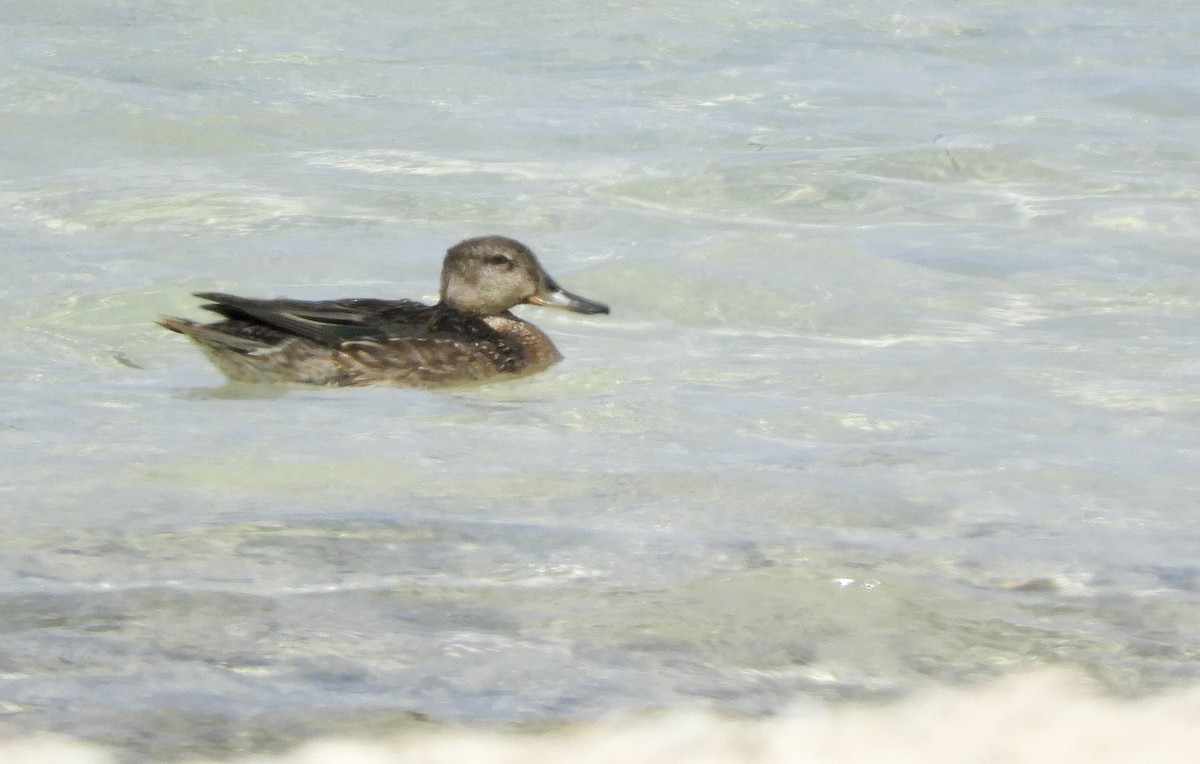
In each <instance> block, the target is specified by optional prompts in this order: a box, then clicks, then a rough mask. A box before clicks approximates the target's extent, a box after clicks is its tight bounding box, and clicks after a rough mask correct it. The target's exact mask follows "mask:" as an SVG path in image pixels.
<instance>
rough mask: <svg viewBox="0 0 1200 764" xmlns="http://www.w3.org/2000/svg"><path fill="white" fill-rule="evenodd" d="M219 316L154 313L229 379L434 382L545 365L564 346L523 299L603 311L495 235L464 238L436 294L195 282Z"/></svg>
mask: <svg viewBox="0 0 1200 764" xmlns="http://www.w3.org/2000/svg"><path fill="white" fill-rule="evenodd" d="M196 296H197V297H200V298H202V299H204V300H208V302H207V303H206V304H205V305H203V307H204V308H206V309H207V310H211V311H213V312H214V313H217V314H219V315H221V316H222V317H223V318H224V320H222V321H217V322H215V323H210V324H202V323H199V322H195V321H189V320H187V319H183V318H174V317H171V316H164V317H163V318H162V319H161V320H160V321H159V323H160V324H161V325H162V326H164V327H166V328H167V329H170V330H172V331H175V332H180V333H181V334H185V335H187V336H188V337H189V338H191V339H192V340H194V341H195V342H196V344H197V345H199V347H200V349H201V350H202V351H203V352H204V354H205V355H207V356H208V358H209V360H211V361H212V362H213V364H214V365H215V366H216V367H217V368H218V369H220V370H221V372H222V373H224V374H225V375H226V376H227V377H229V378H230V379H234V380H238V381H243V382H304V383H309V384H317V385H401V386H409V387H430V386H436V385H448V384H461V383H467V382H476V381H482V380H488V379H493V378H511V377H518V376H523V375H526V374H532V373H534V372H538V371H541V370H543V369H545V368H546V367H548V366H550V364H552V363H554V362H555V361H558V360H559V359H560V358H561V356H560V355H559V353H558V350H557V349H556V348H555V347H554V343H552V342H551V341H550V338H549V337H547V336H546V335H545V334H544V333H543V332H542V331H541V330H540V329H538V328H537V327H536V326H534V325H533V324H531V323H529V322H527V321H522V320H521V319H519V318H517V317H516V316H514V315H513V314H512V313H511V312H509V309H510V308H512V307H513V306H514V305H518V304H520V303H532V304H535V305H547V306H551V307H559V308H565V309H567V310H572V311H575V312H577V313H607V312H608V307H607V306H605V305H602V304H600V303H598V302H593V301H591V300H587V299H584V298H582V297H578V296H576V295H573V294H571V293H570V292H567V291H566V290H564V289H562V288H561V287H559V286H558V284H556V283H555V282H554V280H553V279H551V278H550V276H548V275H547V274H546V272H545V270H543V269H542V266H541V264H539V263H538V261H537V258H536V257H535V256H534V254H533V252H531V251H530V250H529V248H528V247H526V246H525V245H523V244H521V243H520V242H518V241H515V240H513V239H508V238H505V237H503V236H485V237H481V238H476V239H467V240H466V241H463V242H460V243H459V244H456V245H455V246H453V247H451V248H450V250H449V251H448V252H447V253H446V259H445V261H444V262H443V264H442V280H441V293H440V299H439V301H438V303H437V304H436V305H423V304H421V303H419V302H413V301H412V300H376V299H346V300H323V301H322V300H318V301H309V300H287V299H276V300H261V299H255V298H251V297H238V296H236V295H229V294H222V293H219V292H200V293H197V295H196Z"/></svg>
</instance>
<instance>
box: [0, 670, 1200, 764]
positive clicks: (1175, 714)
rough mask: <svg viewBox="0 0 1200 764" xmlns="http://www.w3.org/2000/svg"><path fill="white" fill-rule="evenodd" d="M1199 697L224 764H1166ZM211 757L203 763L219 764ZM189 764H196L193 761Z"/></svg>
mask: <svg viewBox="0 0 1200 764" xmlns="http://www.w3.org/2000/svg"><path fill="white" fill-rule="evenodd" d="M1197 719H1200V688H1195V689H1192V690H1187V691H1179V692H1173V693H1168V694H1163V695H1160V696H1157V697H1152V698H1147V699H1142V700H1117V699H1114V698H1112V697H1109V696H1106V695H1104V694H1103V693H1101V692H1100V691H1099V690H1098V689H1097V688H1096V687H1095V685H1094V684H1093V683H1091V682H1089V681H1088V680H1086V679H1084V678H1083V677H1081V676H1080V675H1078V674H1076V673H1072V672H1068V671H1064V670H1044V671H1041V672H1037V673H1033V674H1027V675H1024V676H1019V677H1014V678H1010V679H1006V680H1004V681H1001V682H999V683H997V684H995V685H992V686H989V687H986V688H983V689H969V690H967V689H946V688H943V689H937V690H929V691H925V692H921V693H917V694H915V695H913V696H912V697H910V698H907V699H905V700H902V701H900V702H897V703H895V704H892V705H887V706H873V705H866V704H858V705H847V706H840V707H836V708H832V709H825V710H815V709H813V708H811V707H810V708H806V709H800V710H796V711H794V712H792V713H789V714H784V715H781V716H777V717H774V718H770V719H759V720H748V719H731V718H728V717H722V716H718V715H715V714H710V713H701V712H668V713H662V714H651V715H642V716H639V717H636V718H624V719H614V720H610V721H606V722H597V723H588V724H578V725H573V726H570V727H568V728H566V729H560V730H556V731H552V732H543V733H516V732H493V731H481V730H446V729H439V730H435V731H429V732H420V733H415V734H413V733H409V734H407V735H404V736H397V737H392V738H384V739H377V740H345V739H327V740H319V741H314V742H311V743H307V744H304V745H302V746H300V747H299V748H297V749H295V750H293V751H290V752H288V753H284V754H278V755H274V754H273V755H252V756H244V757H238V758H233V759H222V760H219V761H220V763H221V764H418V762H419V763H420V764H526V763H528V762H554V763H555V764H608V763H609V762H621V763H622V764H718V763H719V764H868V763H870V764H880V763H886V764H908V763H909V762H912V763H914V764H915V763H916V762H921V763H922V764H926V763H928V762H938V764H954V763H957V762H962V763H963V764H966V763H967V762H970V763H971V764H975V763H976V762H981V761H990V762H1004V764H1034V763H1035V762H1036V763H1037V764H1043V763H1044V762H1054V763H1055V764H1074V763H1076V762H1078V763H1079V764H1083V763H1084V762H1086V763H1087V764H1128V762H1138V763H1139V764H1157V763H1159V762H1161V763H1163V764H1167V763H1168V762H1171V763H1175V762H1181V761H1187V760H1190V759H1191V758H1193V757H1194V756H1195V752H1196V751H1200V724H1197V723H1196V722H1197ZM0 761H4V762H6V764H113V762H115V761H116V757H115V756H109V755H108V754H106V753H104V752H102V751H100V750H99V749H96V748H92V747H87V746H83V745H80V744H77V743H71V742H64V741H61V740H49V739H38V740H32V741H23V742H22V741H17V742H8V743H0ZM217 762H218V760H210V761H206V762H204V764H217ZM193 764H200V762H194V763H193Z"/></svg>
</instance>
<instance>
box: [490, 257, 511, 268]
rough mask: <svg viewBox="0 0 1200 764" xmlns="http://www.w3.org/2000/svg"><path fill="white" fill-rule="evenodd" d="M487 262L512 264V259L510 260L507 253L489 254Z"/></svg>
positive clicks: (491, 263)
mask: <svg viewBox="0 0 1200 764" xmlns="http://www.w3.org/2000/svg"><path fill="white" fill-rule="evenodd" d="M487 264H488V265H503V266H512V260H509V259H508V257H506V256H505V255H488V258H487Z"/></svg>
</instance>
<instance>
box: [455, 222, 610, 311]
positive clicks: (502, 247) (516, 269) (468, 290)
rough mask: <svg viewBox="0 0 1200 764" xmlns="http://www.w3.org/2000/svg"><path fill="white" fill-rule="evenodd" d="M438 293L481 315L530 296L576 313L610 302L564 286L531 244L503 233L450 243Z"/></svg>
mask: <svg viewBox="0 0 1200 764" xmlns="http://www.w3.org/2000/svg"><path fill="white" fill-rule="evenodd" d="M440 299H441V302H442V304H444V305H448V306H450V307H451V308H454V309H456V310H461V311H463V312H464V313H470V314H472V315H477V316H495V315H499V314H500V313H503V312H504V311H506V310H508V309H509V308H511V307H513V306H514V305H520V304H521V303H526V302H527V303H530V304H533V305H545V306H547V307H550V308H565V309H567V310H570V311H574V312H576V313H589V314H590V313H607V312H608V306H607V305H604V304H603V303H599V302H595V301H593V300H588V299H586V298H583V297H580V296H579V295H575V294H571V293H570V292H568V291H567V290H565V289H563V288H562V287H560V286H559V285H558V284H557V283H556V282H555V281H554V279H552V278H550V275H549V274H547V273H546V271H545V270H544V269H543V268H542V266H541V263H539V262H538V260H537V258H536V257H535V256H534V254H533V252H532V251H531V250H530V249H529V247H526V246H525V245H524V244H522V243H521V242H519V241H516V240H514V239H509V238H507V237H504V236H481V237H479V238H475V239H467V240H466V241H462V242H459V243H458V244H455V245H454V246H453V247H451V248H450V249H449V251H447V252H446V259H445V260H444V261H443V262H442V286H441V293H440Z"/></svg>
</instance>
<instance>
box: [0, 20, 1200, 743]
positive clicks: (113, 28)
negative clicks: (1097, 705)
mask: <svg viewBox="0 0 1200 764" xmlns="http://www.w3.org/2000/svg"><path fill="white" fill-rule="evenodd" d="M1093 5H1094V4H1084V3H1076V2H1050V3H1046V2H1041V3H1036V4H1035V3H1005V4H998V5H987V6H982V7H977V8H963V7H961V4H955V3H946V2H941V1H940V0H916V1H915V2H911V3H904V4H901V5H899V6H898V5H896V4H895V3H886V4H885V3H859V4H856V5H855V6H854V7H853V8H850V9H846V8H843V7H842V4H837V3H824V2H815V3H806V4H789V3H778V2H775V3H772V2H757V3H754V2H751V3H738V4H732V3H729V4H726V3H721V4H712V5H710V6H705V7H702V8H697V7H695V4H685V3H674V2H657V3H651V4H624V3H618V2H612V3H604V4H598V3H589V4H584V3H579V4H568V5H565V6H564V5H557V6H552V7H543V6H542V5H537V4H529V3H523V2H509V3H499V4H497V3H487V4H484V3H471V2H460V3H446V4H441V5H438V6H437V7H427V6H424V5H417V4H405V3H400V4H397V3H381V2H369V1H368V0H361V1H360V2H346V1H343V2H337V3H326V4H322V5H316V4H296V3H290V4H289V3H280V2H253V3H252V2H247V1H246V0H229V1H227V2H222V1H214V2H205V3H195V2H192V3H180V2H166V1H160V2H140V3H122V4H113V3H100V2H86V1H84V0H60V1H59V2H48V3H39V4H36V5H33V4H28V5H27V4H16V5H15V7H10V6H6V7H4V8H3V9H0V36H2V38H3V45H0V82H2V83H3V92H4V93H5V96H4V103H5V109H4V111H3V114H2V115H0V134H2V135H3V136H4V148H3V150H2V151H0V237H2V241H3V247H2V248H0V260H2V262H3V264H4V274H5V278H4V280H3V283H0V330H2V331H3V332H4V336H5V337H6V338H7V340H6V341H5V342H3V343H0V400H2V401H3V408H2V409H0V454H2V455H3V457H4V458H3V459H0V517H2V518H3V522H4V528H5V533H4V534H3V536H2V537H0V701H2V704H3V705H2V707H0V713H2V714H3V716H2V717H0V725H2V729H3V730H4V731H6V732H8V733H11V734H16V735H23V734H32V733H35V732H38V731H44V730H50V731H57V732H62V733H66V734H68V735H70V736H72V737H76V738H80V739H83V740H88V741H94V742H99V743H102V744H104V745H107V746H111V747H115V748H116V749H118V750H120V751H122V752H124V753H125V754H126V755H127V756H128V757H130V758H131V759H139V760H140V759H143V758H149V759H153V760H172V759H178V758H180V757H182V756H185V755H203V756H222V755H226V754H229V753H235V752H243V751H254V750H269V749H273V748H276V747H279V746H282V745H285V744H288V743H290V742H293V741H296V740H301V739H305V738H307V737H309V736H312V735H315V734H321V733H324V732H332V731H336V732H342V733H346V734H350V735H355V734H363V735H366V734H369V733H373V732H377V731H379V730H392V729H395V728H401V729H403V728H405V726H406V725H409V724H430V723H432V724H435V725H437V724H448V723H468V724H509V723H518V724H541V723H546V722H549V723H553V722H556V721H560V720H572V719H587V718H593V717H596V716H600V715H603V714H606V713H609V712H613V711H621V710H628V709H633V708H646V707H651V708H680V707H694V706H701V707H707V708H714V709H718V710H722V711H731V712H745V713H751V714H760V713H769V712H771V711H774V710H777V709H779V708H782V707H784V706H786V705H788V704H792V703H796V702H818V703H833V704H836V703H840V702H842V701H844V700H848V699H873V698H887V697H893V696H896V695H901V694H904V693H907V692H909V691H911V690H913V689H916V688H920V687H925V686H929V685H943V684H956V683H963V682H975V681H978V680H982V679H984V678H989V677H994V676H998V675H1003V674H1007V673H1010V672H1012V671H1016V670H1019V669H1025V668H1030V667H1037V666H1041V665H1045V664H1050V663H1068V664H1073V665H1078V666H1081V667H1083V668H1084V669H1085V670H1088V671H1091V672H1093V673H1095V674H1096V675H1098V676H1099V677H1100V678H1101V679H1102V680H1103V681H1104V682H1105V683H1106V684H1108V685H1109V686H1110V687H1111V688H1113V689H1115V690H1117V691H1119V692H1124V693H1132V694H1143V693H1148V692H1152V691H1155V690H1157V689H1159V688H1163V687H1170V686H1176V685H1180V684H1189V683H1192V682H1194V681H1195V680H1196V679H1197V675H1198V674H1200V670H1198V669H1197V666H1200V662H1197V660H1196V658H1197V653H1198V651H1200V627H1198V626H1197V624H1200V612H1198V611H1200V595H1198V589H1200V573H1198V569H1197V565H1196V559H1195V549H1196V548H1197V543H1198V542H1200V526H1198V522H1197V519H1196V512H1195V508H1196V505H1197V496H1198V491H1197V488H1196V479H1195V475H1196V474H1197V466H1198V464H1197V462H1198V457H1197V447H1196V443H1197V433H1198V431H1200V406H1198V403H1200V393H1198V392H1197V381H1198V380H1200V362H1198V361H1197V340H1196V337H1197V336H1198V334H1200V332H1198V331H1197V330H1198V329H1200V271H1198V265H1200V262H1198V259H1197V253H1198V251H1200V248H1198V246H1197V245H1198V243H1200V213H1198V212H1197V200H1198V198H1200V197H1198V192H1197V189H1198V188H1200V170H1198V169H1197V168H1200V163H1198V160H1200V144H1197V142H1196V136H1197V134H1198V131H1197V128H1198V127H1200V87H1198V86H1197V85H1196V84H1195V71H1196V64H1197V62H1198V58H1200V56H1198V54H1197V53H1196V51H1198V50H1200V10H1196V9H1194V8H1193V6H1192V5H1191V4H1186V3H1159V4H1156V5H1155V6H1154V7H1152V8H1150V7H1146V6H1145V5H1144V4H1135V3H1132V2H1113V3H1108V4H1106V7H1104V8H1095V7H1092V6H1093ZM492 232H496V233H504V234H507V235H511V236H515V237H517V238H519V239H521V240H523V241H525V242H526V243H528V244H530V245H531V246H532V247H533V248H534V249H535V250H537V251H538V252H539V254H540V255H541V257H542V260H543V262H544V263H545V264H546V266H547V267H548V269H549V270H550V271H551V272H552V273H553V274H554V275H555V276H556V277H557V278H558V279H559V280H560V281H561V282H562V283H563V284H564V285H566V286H567V287H568V288H570V289H572V290H573V291H576V292H579V293H580V294H584V295H587V296H589V297H593V298H595V299H598V300H602V301H604V302H607V303H609V304H610V305H611V306H612V307H613V314H612V315H611V316H607V317H594V318H592V317H587V318H585V317H579V316H571V315H559V314H557V313H551V312H547V311H541V312H539V311H538V310H537V309H535V308H530V309H528V310H525V311H524V312H523V315H525V316H526V317H527V318H529V319H531V320H534V321H535V322H537V323H538V324H539V325H541V326H542V327H543V328H545V329H546V330H547V331H548V332H549V333H550V334H551V335H552V336H553V337H554V338H555V340H556V342H557V343H558V345H559V347H560V349H561V350H562V351H563V353H564V355H565V356H566V360H565V361H564V362H563V363H562V364H560V365H558V366H556V367H554V368H553V369H552V370H550V371H549V372H547V373H545V374H543V375H541V376H538V377H536V378H532V379H528V380H524V381H520V382H517V383H513V384H505V385H497V386H492V387H486V388H479V389H473V390H465V391H456V392H451V393H430V392H420V391H404V390H386V389H383V390H326V389H303V388H301V389H287V388H284V389H260V390H256V389H253V388H246V387H233V386H228V385H225V384H224V383H223V382H222V381H221V379H220V377H219V376H218V375H217V374H216V372H214V371H213V370H212V369H211V368H209V367H208V366H207V364H206V362H205V361H204V360H203V358H202V357H201V356H200V355H199V354H198V353H197V352H196V351H195V350H194V349H193V348H191V347H189V346H188V345H187V344H186V343H185V342H184V341H183V340H182V339H181V338H179V337H177V336H174V335H170V334H168V333H166V332H163V331H161V330H159V329H157V328H156V327H155V326H154V325H153V321H154V318H155V316H156V315H157V314H159V313H162V312H169V313H176V314H185V315H197V313H196V311H195V304H196V301H195V300H194V299H192V298H191V297H189V292H190V291H193V290H204V289H221V290H229V291H237V292H241V293H246V294H261V295H272V294H288V295H293V296H306V297H340V296H352V295H353V296H410V297H419V298H430V297H432V296H433V293H434V292H435V291H436V279H437V269H438V265H439V261H440V257H441V253H442V252H443V251H444V249H445V248H446V247H447V246H449V245H450V244H453V243H454V242H456V241H458V240H459V239H462V238H465V237H467V236H472V235H477V234H482V233H492ZM422 719H427V720H429V721H420V720H422Z"/></svg>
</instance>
